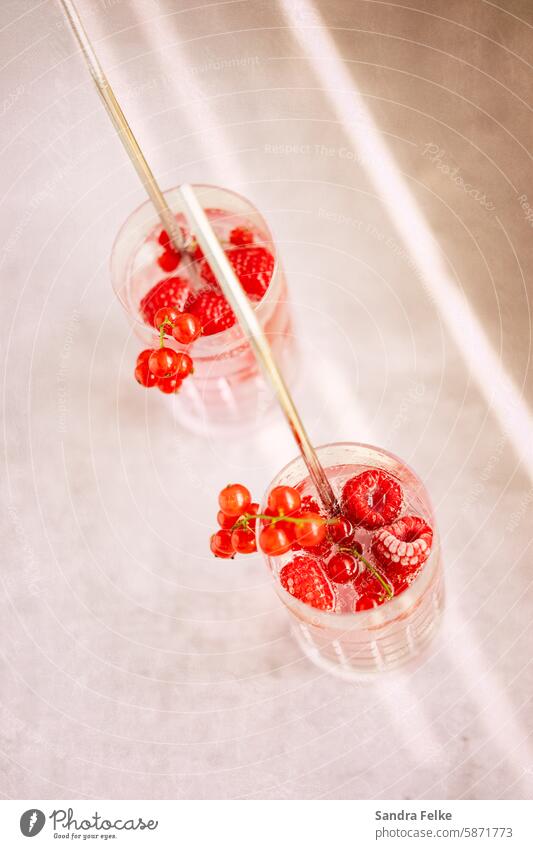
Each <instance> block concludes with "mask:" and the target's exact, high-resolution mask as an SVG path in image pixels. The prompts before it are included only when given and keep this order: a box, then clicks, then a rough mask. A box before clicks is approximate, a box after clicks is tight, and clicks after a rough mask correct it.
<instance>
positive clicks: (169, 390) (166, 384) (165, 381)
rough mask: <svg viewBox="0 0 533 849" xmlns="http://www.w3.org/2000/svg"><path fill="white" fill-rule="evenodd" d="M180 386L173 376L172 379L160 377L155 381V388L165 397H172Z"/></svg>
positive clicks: (179, 381)
mask: <svg viewBox="0 0 533 849" xmlns="http://www.w3.org/2000/svg"><path fill="white" fill-rule="evenodd" d="M180 386H181V380H178V378H177V377H176V376H175V375H174V376H173V377H160V378H159V379H158V381H157V388H158V389H159V391H160V392H164V393H165V395H173V394H174V393H175V392H177V391H178V390H179V388H180Z"/></svg>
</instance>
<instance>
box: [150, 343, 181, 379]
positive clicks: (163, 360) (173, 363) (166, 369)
mask: <svg viewBox="0 0 533 849" xmlns="http://www.w3.org/2000/svg"><path fill="white" fill-rule="evenodd" d="M179 356H180V355H179V354H178V353H177V352H176V351H174V349H173V348H157V349H156V350H155V351H152V353H151V354H150V358H149V360H148V367H149V369H150V371H151V372H152V374H155V376H156V377H173V376H174V375H177V372H178V366H179V364H180V361H179ZM177 376H180V375H177Z"/></svg>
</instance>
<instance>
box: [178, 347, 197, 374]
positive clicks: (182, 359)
mask: <svg viewBox="0 0 533 849" xmlns="http://www.w3.org/2000/svg"><path fill="white" fill-rule="evenodd" d="M176 357H177V371H176V377H179V379H180V380H185V378H186V377H188V376H189V375H190V374H192V373H193V371H194V363H193V361H192V360H191V358H190V357H189V355H188V354H184V353H181V352H180V353H178V354H176Z"/></svg>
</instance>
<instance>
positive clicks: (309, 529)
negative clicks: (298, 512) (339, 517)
mask: <svg viewBox="0 0 533 849" xmlns="http://www.w3.org/2000/svg"><path fill="white" fill-rule="evenodd" d="M301 518H302V519H305V521H304V522H302V523H301V524H300V523H299V524H297V525H296V531H295V537H296V542H297V543H299V545H301V546H302V548H314V546H315V545H320V543H321V542H322V541H323V540H324V539H325V537H326V532H327V525H326V520H325V519H324V518H323V517H322V516H320V515H319V514H318V513H303V514H302V516H301Z"/></svg>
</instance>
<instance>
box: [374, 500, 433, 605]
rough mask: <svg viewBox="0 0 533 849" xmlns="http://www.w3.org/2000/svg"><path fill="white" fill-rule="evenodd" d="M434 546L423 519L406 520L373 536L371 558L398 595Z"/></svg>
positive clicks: (401, 520)
mask: <svg viewBox="0 0 533 849" xmlns="http://www.w3.org/2000/svg"><path fill="white" fill-rule="evenodd" d="M432 543H433V531H432V529H431V528H430V526H429V525H428V524H427V522H425V521H424V519H422V518H421V517H420V516H403V517H402V518H401V519H397V520H396V522H393V523H392V525H386V526H385V527H384V528H381V529H380V530H379V531H378V532H377V533H376V534H374V538H373V540H372V554H373V555H374V558H375V560H376V561H377V563H379V565H380V566H381V567H382V568H383V569H384V570H385V572H386V574H387V576H388V577H390V578H391V580H392V583H393V585H394V587H395V589H396V590H397V591H398V588H399V587H400V586H401V585H402V584H405V585H407V584H408V583H409V579H411V580H412V579H413V577H414V575H415V573H416V572H417V571H418V569H419V568H420V566H422V564H423V563H425V562H426V560H427V559H428V557H429V554H430V551H431V545H432ZM402 589H405V586H402Z"/></svg>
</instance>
